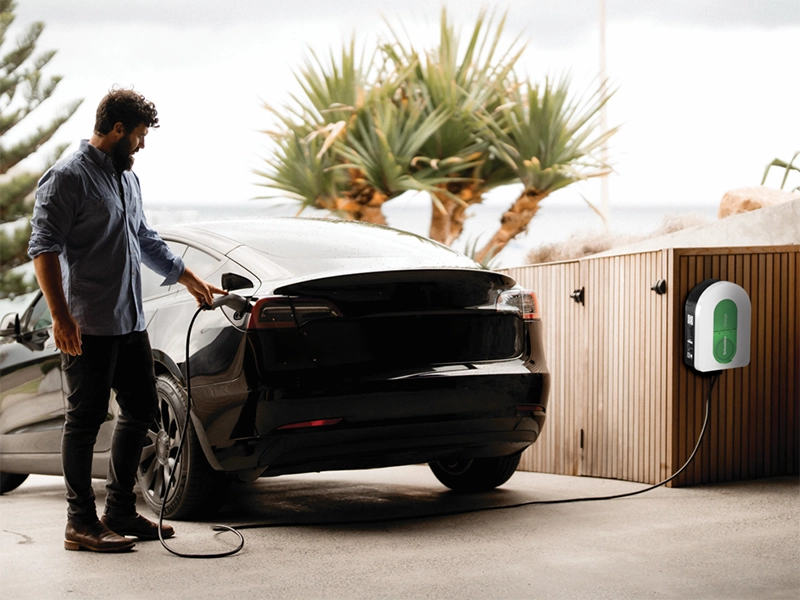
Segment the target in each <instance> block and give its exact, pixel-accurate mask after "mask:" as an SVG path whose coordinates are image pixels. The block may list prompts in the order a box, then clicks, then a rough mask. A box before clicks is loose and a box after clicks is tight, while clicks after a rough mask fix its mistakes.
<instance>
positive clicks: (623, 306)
mask: <svg viewBox="0 0 800 600" xmlns="http://www.w3.org/2000/svg"><path fill="white" fill-rule="evenodd" d="M669 260H670V258H669V253H668V252H665V251H655V252H644V253H639V254H626V255H620V256H610V257H601V258H595V259H586V260H583V261H581V263H582V280H583V282H584V285H585V286H586V292H585V297H586V306H585V309H584V310H585V312H586V322H585V326H584V331H585V336H586V337H587V338H588V339H589V345H588V350H587V353H586V358H587V361H586V364H585V367H584V368H585V370H586V377H587V381H588V385H587V389H586V395H585V396H584V398H582V399H579V401H580V402H581V403H582V404H583V409H582V410H581V411H580V412H581V414H583V416H584V418H583V424H582V428H583V429H584V431H585V452H584V455H583V462H582V465H581V474H582V475H589V476H593V477H605V478H611V479H624V480H628V481H638V482H642V483H657V482H659V481H661V480H662V479H664V478H665V477H666V476H667V475H668V470H669V464H668V460H667V459H668V456H669V439H668V436H667V430H668V418H669V394H670V381H669V373H668V369H669V366H670V365H669V362H668V360H667V357H668V356H669V355H670V353H671V352H672V347H671V346H672V339H671V336H670V335H669V332H670V329H671V327H672V320H671V313H670V308H671V307H670V304H669V289H668V290H667V294H665V295H659V294H657V293H656V292H655V291H653V290H652V289H651V287H652V286H653V285H654V284H655V283H656V281H658V280H659V279H666V280H667V281H668V283H667V285H668V286H669V270H670V263H669Z"/></svg>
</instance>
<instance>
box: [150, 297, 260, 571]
mask: <svg viewBox="0 0 800 600" xmlns="http://www.w3.org/2000/svg"><path fill="white" fill-rule="evenodd" d="M208 309H210V307H209V306H208V305H207V304H203V305H202V306H201V307H200V308H198V309H197V311H196V312H195V313H194V316H193V317H192V320H191V321H190V322H189V329H188V330H187V331H186V354H185V357H184V361H185V362H184V366H185V368H186V418H185V419H184V422H183V429H182V431H181V439H180V442H178V452H177V453H176V454H175V463H174V464H173V466H172V469H171V470H170V472H169V475H168V476H167V479H166V481H164V497H163V498H162V499H161V510H159V511H158V539H159V540H160V541H161V545H162V546H164V548H166V550H167V551H168V552H171V553H172V554H174V555H175V556H180V557H181V558H224V557H226V556H231V555H233V554H236V553H237V552H239V550H241V549H242V548H244V536H243V535H242V534H241V533H239V532H238V531H236V529H234V528H233V527H231V526H229V525H214V526H213V527H212V529H213V530H214V531H230V532H232V533H235V534H236V535H237V536H238V537H239V545H238V546H237V547H236V548H234V549H232V550H227V551H225V552H212V553H208V554H190V553H187V552H178V551H177V550H173V549H172V548H170V547H169V545H167V542H166V541H165V540H164V533H163V531H162V530H161V529H162V523H163V522H164V507H165V506H166V504H167V496H168V495H169V488H170V487H171V486H172V476H173V475H174V474H175V469H177V468H178V462H179V461H180V459H181V452H182V451H183V444H184V442H185V441H186V438H187V436H188V434H189V419H191V417H192V415H191V411H192V378H191V371H190V370H189V341H190V340H191V337H192V327H194V322H195V319H197V315H199V314H200V313H201V312H202V311H204V310H208Z"/></svg>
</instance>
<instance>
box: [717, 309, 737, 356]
mask: <svg viewBox="0 0 800 600" xmlns="http://www.w3.org/2000/svg"><path fill="white" fill-rule="evenodd" d="M738 318H739V313H738V309H737V308H736V303H735V302H734V301H733V300H727V299H726V300H723V301H722V302H720V303H719V304H717V306H716V308H715V309H714V342H713V348H714V350H713V352H714V358H716V359H717V360H718V361H719V362H721V363H723V364H726V363H729V362H731V361H732V360H733V357H734V356H736V323H737V319H738Z"/></svg>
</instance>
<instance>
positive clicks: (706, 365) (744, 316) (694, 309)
mask: <svg viewBox="0 0 800 600" xmlns="http://www.w3.org/2000/svg"><path fill="white" fill-rule="evenodd" d="M230 276H231V275H230V274H226V275H225V276H223V287H224V288H225V289H226V290H229V289H231V288H229V287H226V286H225V283H228V284H229V285H232V286H233V285H236V282H235V281H234V282H231V280H230V279H228V280H227V282H226V277H230ZM235 277H238V276H235ZM242 279H243V278H242ZM244 281H245V282H246V283H247V284H250V282H249V281H247V280H244ZM239 284H240V286H241V287H240V288H239V289H241V288H242V287H249V286H246V285H241V284H242V282H241V281H240V282H239ZM719 284H723V285H719ZM250 286H252V284H250ZM251 301H253V299H252V298H249V299H248V298H243V297H241V296H239V295H237V294H232V293H228V294H227V295H226V296H221V297H219V298H216V299H215V300H214V302H213V303H212V305H211V306H208V305H203V306H201V307H200V308H199V309H198V310H197V312H195V314H194V316H193V317H192V320H191V322H190V324H189V328H188V330H187V333H186V355H185V356H186V360H185V362H184V365H185V375H186V392H187V410H186V420H185V422H184V425H183V433H182V434H181V439H180V443H179V446H178V451H177V454H176V456H175V459H174V463H173V465H174V466H173V468H172V470H171V471H170V473H169V475H168V477H167V479H166V484H165V486H164V492H163V493H164V498H165V499H166V497H167V493H168V491H169V489H170V487H171V486H172V485H173V471H174V470H175V466H177V464H178V462H179V458H180V454H181V451H182V448H183V444H184V441H185V440H186V438H187V432H188V423H189V420H190V417H191V411H192V394H191V373H190V370H189V342H190V339H191V332H192V327H193V325H194V321H195V319H196V318H197V316H198V315H199V314H200V312H202V311H203V310H213V309H215V308H219V307H221V306H227V307H229V308H232V309H233V310H235V311H236V312H237V314H239V315H241V314H243V313H244V312H252V313H253V316H252V317H251V319H250V323H249V325H248V328H249V329H280V328H290V327H300V326H301V325H302V324H303V322H305V321H306V320H307V319H306V317H308V318H311V319H313V318H314V317H315V316H317V315H324V316H339V312H338V309H337V308H336V306H334V305H333V304H332V303H329V302H327V301H319V300H313V301H312V300H307V301H305V300H304V299H301V298H296V297H295V298H288V297H286V296H270V297H264V298H261V299H258V300H256V301H255V303H254V304H251ZM495 306H496V309H497V310H498V311H513V312H518V313H519V314H520V316H521V317H522V318H523V320H526V321H528V320H539V319H540V312H539V302H538V299H537V297H536V295H535V294H534V293H533V292H530V291H527V290H520V289H513V290H507V291H504V292H501V293H500V294H499V295H498V297H497V301H496V304H495ZM685 335H686V339H685V344H684V349H685V350H684V351H685V354H684V360H685V362H686V364H687V365H688V366H690V367H691V368H693V369H695V370H696V371H698V372H700V373H707V374H708V375H710V378H711V381H710V385H709V387H708V392H707V394H706V399H705V416H704V419H703V425H702V428H701V431H700V434H699V436H698V439H697V442H696V444H695V446H694V449H693V451H692V453H691V455H690V456H689V458H688V459H687V460H686V462H685V463H684V465H683V466H682V467H681V468H680V469H678V470H677V471H676V472H675V473H674V474H673V475H672V476H670V477H669V478H667V479H665V480H664V481H661V482H660V483H657V484H655V485H651V486H649V487H646V488H644V489H641V490H638V491H635V492H629V493H625V494H615V495H610V496H597V497H583V498H566V499H560V500H532V501H528V502H520V503H517V504H506V505H500V506H484V507H478V508H469V509H459V510H454V511H445V512H439V513H430V514H423V515H405V516H398V517H390V518H386V517H382V518H379V519H355V520H345V521H318V522H308V521H307V522H289V523H253V524H246V525H240V526H238V528H236V529H235V528H233V527H230V526H228V525H215V526H214V527H213V530H214V531H229V532H232V533H234V534H235V535H237V536H238V538H239V544H238V546H237V547H236V548H234V549H232V550H228V551H226V552H220V553H211V554H189V553H183V552H177V551H175V550H173V549H171V548H170V547H169V546H168V545H167V544H166V542H165V541H164V539H163V536H162V533H161V525H162V522H163V517H164V506H165V505H166V500H164V501H163V502H162V504H161V511H160V514H159V539H160V540H161V543H162V545H163V546H164V548H166V549H167V550H168V551H169V552H170V553H172V554H174V555H176V556H179V557H183V558H221V557H225V556H231V555H233V554H236V553H237V552H239V551H240V550H241V549H242V548H243V547H244V536H243V535H242V534H241V532H240V531H239V529H256V528H277V527H320V526H326V525H359V524H362V525H363V524H374V523H388V522H400V521H409V520H419V519H425V518H435V517H444V516H453V515H460V514H467V513H475V512H484V511H490V510H505V509H511V508H521V507H524V506H534V505H548V504H568V503H577V502H594V501H601V500H613V499H617V498H627V497H631V496H636V495H639V494H644V493H646V492H649V491H651V490H654V489H656V488H658V487H661V486H663V485H666V484H667V483H669V482H670V481H673V480H674V479H675V478H676V477H678V476H679V475H680V474H681V473H683V471H684V470H685V469H686V468H687V467H688V466H689V465H690V464H691V462H692V461H693V460H694V458H695V456H696V455H697V452H698V450H699V449H700V445H701V443H702V441H703V438H704V436H705V432H706V430H707V428H708V423H709V416H710V405H711V395H712V392H713V389H714V386H715V384H716V382H717V379H718V378H719V375H720V372H721V370H722V369H730V368H735V367H739V366H745V365H746V364H748V363H749V360H750V354H749V340H750V301H749V298H748V296H747V294H746V292H744V290H743V289H742V288H740V287H739V286H736V285H735V284H731V283H729V282H719V281H717V280H706V281H704V282H702V283H701V284H699V285H698V286H697V287H696V288H695V289H694V290H692V292H691V293H690V294H689V298H688V299H687V301H686V304H685ZM698 352H702V353H703V354H702V355H698ZM699 356H701V357H702V358H700V359H699V360H698V357H699ZM516 408H517V410H518V411H520V412H531V413H534V414H535V413H537V412H540V413H542V414H543V413H544V410H545V407H544V406H543V405H538V404H531V405H527V404H524V405H518V406H516ZM339 421H340V419H318V420H312V421H304V422H299V423H292V424H289V425H286V426H284V429H291V428H309V427H320V426H327V425H335V424H338V423H339ZM456 463H460V461H456ZM446 466H447V465H445V467H446ZM458 466H459V464H454V465H453V467H454V468H455V467H458ZM434 472H435V471H434ZM449 473H450V472H449V471H447V473H446V474H449ZM437 476H438V475H437ZM440 480H441V479H440ZM453 489H456V488H453Z"/></svg>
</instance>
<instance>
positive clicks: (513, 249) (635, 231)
mask: <svg viewBox="0 0 800 600" xmlns="http://www.w3.org/2000/svg"><path fill="white" fill-rule="evenodd" d="M509 205H510V201H509V200H508V199H507V198H498V197H495V198H492V197H489V198H487V199H486V200H485V201H484V202H483V203H482V204H478V205H475V206H473V207H471V208H470V210H469V211H468V213H467V214H468V215H469V218H468V219H467V221H466V224H465V226H464V233H463V234H462V235H461V238H459V240H457V241H456V242H455V244H454V245H453V247H454V248H456V249H457V250H460V251H462V252H463V251H465V250H466V248H467V247H470V246H472V245H474V244H475V242H476V241H477V243H478V246H479V247H480V245H481V244H482V243H485V242H486V241H488V240H489V239H490V238H491V236H492V235H493V234H494V232H495V231H496V230H497V228H498V226H499V220H500V217H501V216H502V214H503V211H504V210H506V209H507V208H508V207H509ZM144 210H145V214H146V216H147V220H148V222H149V223H150V225H152V226H153V227H154V228H155V229H156V230H158V228H159V226H164V225H174V224H183V223H192V222H196V221H206V220H212V219H229V218H258V217H268V216H287V217H289V216H294V215H295V214H297V210H298V206H297V204H294V203H286V202H283V203H281V202H275V201H268V200H248V201H241V202H230V203H215V204H203V205H198V206H192V205H188V204H175V205H148V204H147V203H145V206H144ZM716 213H717V206H716V205H700V206H682V205H668V206H662V205H644V204H643V205H640V206H613V205H612V208H611V219H610V222H609V225H608V228H607V231H608V232H610V233H611V234H613V235H618V236H648V235H652V234H653V232H654V231H656V230H657V229H658V228H659V227H660V226H661V225H662V223H663V222H664V220H665V219H669V218H673V217H676V216H681V215H691V220H692V222H696V221H698V220H705V221H708V222H711V221H714V220H716ZM384 214H385V215H386V219H387V221H388V225H389V226H390V227H395V228H397V229H402V230H404V231H410V232H412V233H416V234H419V235H427V234H428V227H429V225H430V218H431V203H430V200H429V199H428V198H427V197H426V196H424V195H422V194H419V195H416V196H409V197H400V198H397V199H394V200H392V201H390V202H387V203H386V204H385V205H384ZM302 216H304V217H315V218H325V217H326V216H328V213H327V212H326V211H319V210H313V209H307V210H306V211H304V212H303V213H302ZM605 234H606V227H605V225H604V223H603V220H602V219H601V218H600V217H599V216H598V215H597V214H596V213H595V212H594V211H593V210H592V209H591V208H589V206H588V205H586V204H585V203H583V202H580V203H575V202H569V203H568V202H558V201H557V199H556V198H548V199H545V201H544V202H542V207H541V209H540V210H539V212H538V213H537V214H536V216H535V217H534V218H533V220H532V221H531V223H530V225H529V226H528V230H527V231H526V232H524V233H523V234H521V235H519V236H517V237H516V238H514V239H513V240H512V241H511V242H510V243H509V244H508V246H507V247H506V248H505V249H504V250H503V251H502V252H501V253H500V254H499V255H498V256H497V257H496V259H495V260H494V262H493V263H492V267H494V268H506V267H514V266H519V265H524V264H527V263H528V262H529V261H528V259H527V254H528V252H529V251H530V250H531V249H533V248H537V247H539V246H542V245H546V244H558V243H568V240H569V239H570V236H573V235H585V236H592V235H605ZM30 266H31V267H32V265H30ZM28 302H29V299H28V298H27V297H24V296H23V297H19V298H15V299H13V300H9V299H5V300H0V315H6V314H8V313H11V312H17V311H21V310H23V309H24V307H25V306H26V305H27V303H28Z"/></svg>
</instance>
